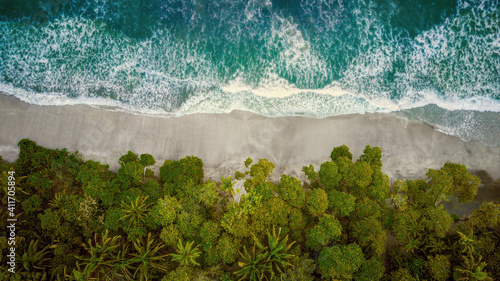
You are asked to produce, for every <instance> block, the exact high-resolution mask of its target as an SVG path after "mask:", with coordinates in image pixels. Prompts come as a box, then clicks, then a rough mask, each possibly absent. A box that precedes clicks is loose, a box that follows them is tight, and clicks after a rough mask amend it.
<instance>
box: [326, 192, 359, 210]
mask: <svg viewBox="0 0 500 281" xmlns="http://www.w3.org/2000/svg"><path fill="white" fill-rule="evenodd" d="M355 201H356V197H354V196H352V195H350V194H346V193H344V192H342V191H337V190H334V189H332V190H330V191H328V209H329V210H331V211H332V212H333V213H334V214H336V215H338V216H339V217H346V216H348V215H349V214H350V213H351V212H352V211H354V209H355V206H356V203H355Z"/></svg>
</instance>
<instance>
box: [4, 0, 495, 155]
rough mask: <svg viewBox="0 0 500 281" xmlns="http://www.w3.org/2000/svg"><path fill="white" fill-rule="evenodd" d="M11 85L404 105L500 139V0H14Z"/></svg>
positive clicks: (52, 94)
mask: <svg viewBox="0 0 500 281" xmlns="http://www.w3.org/2000/svg"><path fill="white" fill-rule="evenodd" d="M0 5H1V6H0V91H1V92H4V93H7V94H10V95H14V96H17V97H19V98H20V99H22V100H23V101H26V102H28V103H31V104H39V105H68V104H89V105H93V106H106V107H109V106H111V107H118V108H121V109H124V110H128V111H132V112H140V113H147V114H164V115H172V116H183V115H187V114H194V113H228V112H231V111H232V110H244V111H250V112H254V113H257V114H261V115H264V116H270V117H277V116H306V117H311V118H324V117H328V116H337V115H344V114H364V113H370V112H382V113H389V112H393V113H394V114H396V115H397V116H399V117H401V118H405V119H408V120H411V121H417V122H424V123H428V124H431V125H433V126H434V127H435V128H436V129H438V130H440V131H442V132H444V133H447V134H450V135H454V136H457V137H460V138H461V139H463V140H465V141H471V140H478V141H481V142H482V143H483V144H485V145H489V146H499V145H500V9H499V7H500V0H441V1H430V0H350V1H343V0H303V1H297V0H288V1H286V0H281V1H278V0H273V1H270V0H191V1H187V0H183V1H181V0H150V1H146V0H113V1H111V0H50V1H49V0H41V1H38V0H24V1H19V0H0Z"/></svg>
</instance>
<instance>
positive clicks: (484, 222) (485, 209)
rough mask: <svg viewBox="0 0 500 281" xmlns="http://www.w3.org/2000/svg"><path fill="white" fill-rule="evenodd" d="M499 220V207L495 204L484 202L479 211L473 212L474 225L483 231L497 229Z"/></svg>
mask: <svg viewBox="0 0 500 281" xmlns="http://www.w3.org/2000/svg"><path fill="white" fill-rule="evenodd" d="M499 219H500V209H499V205H496V204H495V203H493V202H483V203H482V204H481V206H480V207H479V209H476V210H474V211H472V216H471V220H472V225H473V226H475V227H476V228H478V229H481V230H482V229H485V228H487V227H491V228H494V227H496V226H497V224H498V221H499Z"/></svg>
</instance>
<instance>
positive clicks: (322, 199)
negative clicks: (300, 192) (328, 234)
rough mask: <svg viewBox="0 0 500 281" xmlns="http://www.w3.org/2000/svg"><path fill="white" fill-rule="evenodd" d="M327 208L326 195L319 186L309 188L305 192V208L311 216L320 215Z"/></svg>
mask: <svg viewBox="0 0 500 281" xmlns="http://www.w3.org/2000/svg"><path fill="white" fill-rule="evenodd" d="M327 208H328V195H327V194H326V192H325V191H324V190H323V189H321V188H316V189H312V190H309V192H307V194H306V209H307V212H308V213H309V214H310V215H311V216H315V217H318V216H321V215H322V214H323V213H324V212H325V211H326V209H327Z"/></svg>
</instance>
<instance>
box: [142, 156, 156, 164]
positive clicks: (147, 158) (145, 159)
mask: <svg viewBox="0 0 500 281" xmlns="http://www.w3.org/2000/svg"><path fill="white" fill-rule="evenodd" d="M140 158H141V159H140V160H139V163H141V165H142V166H144V167H148V166H153V165H154V164H156V160H155V159H154V157H153V156H152V155H151V154H141V156H140Z"/></svg>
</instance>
